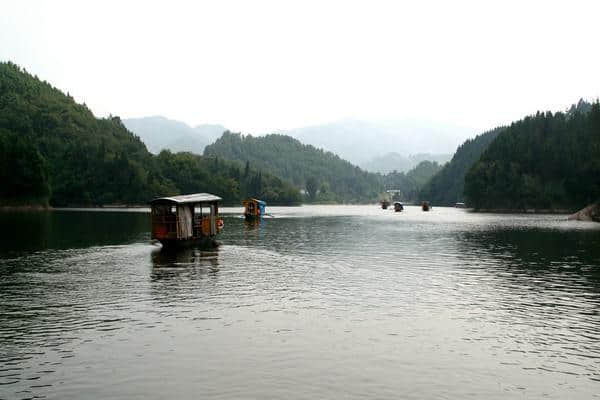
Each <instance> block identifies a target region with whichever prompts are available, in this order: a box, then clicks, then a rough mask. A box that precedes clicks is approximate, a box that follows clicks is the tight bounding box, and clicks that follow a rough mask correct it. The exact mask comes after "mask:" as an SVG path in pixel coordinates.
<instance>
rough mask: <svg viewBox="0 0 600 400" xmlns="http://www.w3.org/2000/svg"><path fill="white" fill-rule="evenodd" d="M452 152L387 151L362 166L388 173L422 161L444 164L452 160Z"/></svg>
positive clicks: (403, 170) (412, 166)
mask: <svg viewBox="0 0 600 400" xmlns="http://www.w3.org/2000/svg"><path fill="white" fill-rule="evenodd" d="M451 158H452V154H451V153H447V154H428V153H421V154H414V155H409V156H404V155H402V154H398V153H387V154H385V155H383V156H379V157H375V158H372V159H371V160H370V161H368V162H365V163H363V164H361V167H362V168H364V169H366V170H367V171H370V172H380V173H382V174H387V173H390V172H393V171H397V172H406V171H409V170H410V169H412V168H414V167H416V166H417V165H418V164H419V163H420V162H422V161H432V162H436V163H438V164H440V165H443V164H445V163H447V162H448V161H450V159H451Z"/></svg>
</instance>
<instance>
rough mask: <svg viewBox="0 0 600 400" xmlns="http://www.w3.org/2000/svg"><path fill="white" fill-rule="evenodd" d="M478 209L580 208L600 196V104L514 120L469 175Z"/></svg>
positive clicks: (471, 197)
mask: <svg viewBox="0 0 600 400" xmlns="http://www.w3.org/2000/svg"><path fill="white" fill-rule="evenodd" d="M465 196H466V198H467V200H468V203H469V205H470V206H472V207H474V208H476V209H507V210H525V209H538V210H539V209H554V210H576V209H579V208H582V207H584V206H586V205H588V204H589V203H592V202H595V201H598V200H600V104H599V103H598V101H596V102H595V103H594V104H589V103H586V102H584V101H580V102H579V104H577V106H574V107H571V109H570V110H569V111H568V112H566V113H562V112H558V113H555V114H553V113H551V112H545V113H542V112H538V113H537V114H536V115H533V116H529V117H526V118H524V119H522V120H520V121H517V122H514V123H512V124H511V125H510V126H509V127H507V128H506V129H504V130H503V131H502V132H501V133H500V134H499V135H498V137H497V138H496V139H495V140H494V141H493V142H492V143H491V144H490V145H489V147H488V148H487V149H486V150H485V151H484V152H483V154H482V155H481V158H480V159H479V161H477V162H476V163H475V164H474V165H473V167H472V168H471V169H470V171H469V172H468V174H467V175H466V177H465Z"/></svg>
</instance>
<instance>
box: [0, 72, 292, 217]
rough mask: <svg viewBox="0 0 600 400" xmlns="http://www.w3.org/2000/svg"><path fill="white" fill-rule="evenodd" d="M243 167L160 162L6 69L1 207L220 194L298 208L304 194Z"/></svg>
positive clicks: (117, 129)
mask: <svg viewBox="0 0 600 400" xmlns="http://www.w3.org/2000/svg"><path fill="white" fill-rule="evenodd" d="M243 167H244V166H243V165H241V164H239V163H232V162H224V161H222V160H217V159H212V158H205V157H202V156H199V155H194V154H190V153H178V154H172V153H170V152H162V153H161V154H160V155H158V156H152V155H151V154H150V153H149V152H148V151H147V150H146V147H145V146H144V144H143V143H142V142H141V141H140V139H139V138H138V137H137V136H135V135H133V134H132V133H131V132H129V131H128V130H127V129H126V128H125V126H124V125H123V124H122V123H121V120H120V119H119V118H118V117H109V118H102V119H98V118H95V117H94V115H93V114H92V112H91V111H90V110H89V109H88V108H87V107H86V106H85V104H83V105H82V104H77V103H76V102H75V101H74V100H73V98H72V97H71V96H69V95H68V94H66V95H65V94H64V93H62V92H61V91H60V90H58V89H56V88H54V87H52V86H51V85H50V84H49V83H47V82H42V81H40V80H39V79H38V78H37V77H34V76H32V75H30V74H29V73H27V72H26V71H24V70H22V69H21V68H19V67H18V66H16V65H15V64H13V63H10V62H8V63H0V182H2V184H1V185H0V205H47V204H48V203H50V204H51V205H61V206H62V205H101V204H117V203H118V204H145V203H146V202H147V201H148V200H150V199H151V198H153V197H156V196H163V195H172V194H177V193H189V192H202V191H206V192H212V193H215V194H218V195H221V196H222V197H223V198H224V200H225V201H226V202H228V203H237V202H238V201H239V200H240V199H241V198H242V197H244V196H247V195H253V196H261V197H263V198H265V199H266V200H267V201H271V202H274V203H285V204H289V203H297V202H298V201H299V193H298V190H297V189H295V188H294V187H292V186H291V185H289V184H286V183H284V182H282V181H281V179H279V178H277V177H274V176H272V175H269V174H267V173H262V172H260V171H258V170H256V169H254V168H248V169H246V170H244V168H243Z"/></svg>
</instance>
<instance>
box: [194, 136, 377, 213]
mask: <svg viewBox="0 0 600 400" xmlns="http://www.w3.org/2000/svg"><path fill="white" fill-rule="evenodd" d="M204 155H205V156H207V157H222V158H225V159H228V160H238V161H241V162H250V163H251V164H252V165H255V166H256V167H257V168H260V169H262V170H265V171H268V172H271V173H273V174H274V175H277V176H278V177H280V178H281V179H283V180H285V181H288V182H290V183H292V184H293V185H295V186H297V187H301V188H303V189H305V191H306V194H307V200H308V201H314V202H340V203H360V202H368V201H374V200H376V199H377V196H378V194H379V192H380V191H381V190H382V180H381V176H380V175H379V174H373V173H369V172H366V171H363V170H361V169H360V168H359V167H356V166H354V165H352V164H351V163H349V162H348V161H345V160H343V159H341V158H340V157H338V156H336V155H335V154H333V153H330V152H326V151H323V150H321V149H317V148H315V147H313V146H310V145H304V144H302V143H301V142H299V141H298V140H296V139H294V138H291V137H289V136H285V135H266V136H260V137H254V136H251V135H241V134H239V133H231V132H225V133H224V134H223V136H221V138H219V139H218V140H217V141H216V142H215V143H213V144H211V145H209V146H207V147H206V148H205V149H204Z"/></svg>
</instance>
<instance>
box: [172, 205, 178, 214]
mask: <svg viewBox="0 0 600 400" xmlns="http://www.w3.org/2000/svg"><path fill="white" fill-rule="evenodd" d="M171 214H177V207H175V206H171Z"/></svg>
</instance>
